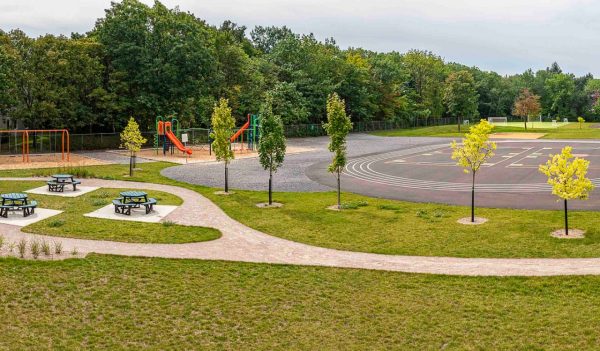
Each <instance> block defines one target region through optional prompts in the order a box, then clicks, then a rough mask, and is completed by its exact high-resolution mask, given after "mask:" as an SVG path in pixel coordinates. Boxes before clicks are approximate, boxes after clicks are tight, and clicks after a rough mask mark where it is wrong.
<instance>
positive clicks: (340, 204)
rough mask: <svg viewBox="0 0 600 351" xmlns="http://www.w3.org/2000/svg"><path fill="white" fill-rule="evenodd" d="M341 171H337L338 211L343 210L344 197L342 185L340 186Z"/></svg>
mask: <svg viewBox="0 0 600 351" xmlns="http://www.w3.org/2000/svg"><path fill="white" fill-rule="evenodd" d="M340 183H341V182H340V169H339V168H338V170H337V206H338V210H341V209H342V195H341V184H340Z"/></svg>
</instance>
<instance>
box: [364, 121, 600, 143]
mask: <svg viewBox="0 0 600 351" xmlns="http://www.w3.org/2000/svg"><path fill="white" fill-rule="evenodd" d="M533 124H534V127H535V124H536V123H535V122H534V123H533ZM596 124H597V123H584V124H583V126H582V127H581V129H580V128H579V123H575V122H571V123H569V124H567V125H563V126H561V127H558V128H537V127H535V128H528V129H527V130H525V128H524V127H523V125H522V124H518V123H516V124H513V125H511V126H495V128H494V133H543V134H545V135H544V136H543V139H596V138H600V128H593V126H594V125H596ZM468 131H469V127H468V126H461V132H460V133H459V132H458V127H457V126H456V125H447V126H434V127H422V128H411V129H396V130H384V131H377V132H373V133H371V134H373V135H378V136H391V137H394V136H428V137H462V136H464V134H465V133H466V132H468Z"/></svg>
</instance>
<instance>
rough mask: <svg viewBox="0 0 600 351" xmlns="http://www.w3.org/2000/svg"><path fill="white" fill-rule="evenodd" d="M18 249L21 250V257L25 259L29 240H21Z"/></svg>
mask: <svg viewBox="0 0 600 351" xmlns="http://www.w3.org/2000/svg"><path fill="white" fill-rule="evenodd" d="M17 249H18V250H19V257H21V258H23V257H25V252H27V240H25V239H21V240H19V243H18V244H17Z"/></svg>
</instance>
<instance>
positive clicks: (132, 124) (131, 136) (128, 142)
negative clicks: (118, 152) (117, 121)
mask: <svg viewBox="0 0 600 351" xmlns="http://www.w3.org/2000/svg"><path fill="white" fill-rule="evenodd" d="M145 142H146V138H144V137H143V136H142V133H140V127H139V126H138V124H137V122H136V121H135V119H133V117H131V118H129V122H128V123H127V126H126V127H125V129H124V130H123V131H122V132H121V147H122V148H125V149H126V150H128V151H129V176H130V177H133V168H134V163H135V153H136V152H139V151H140V150H141V149H142V145H144V143H145Z"/></svg>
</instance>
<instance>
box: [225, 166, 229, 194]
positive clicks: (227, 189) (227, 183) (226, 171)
mask: <svg viewBox="0 0 600 351" xmlns="http://www.w3.org/2000/svg"><path fill="white" fill-rule="evenodd" d="M225 192H226V193H228V192H229V169H228V168H227V162H225Z"/></svg>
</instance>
